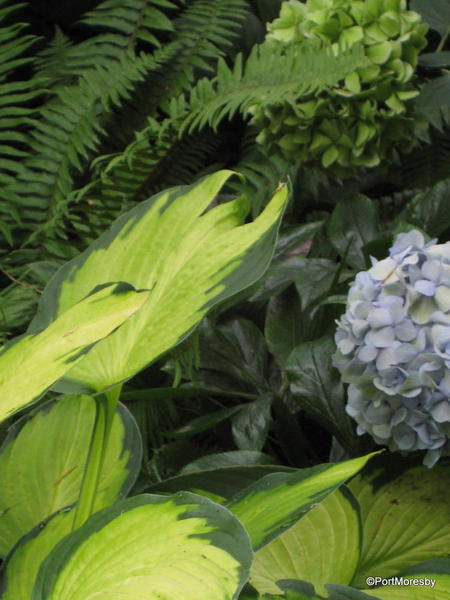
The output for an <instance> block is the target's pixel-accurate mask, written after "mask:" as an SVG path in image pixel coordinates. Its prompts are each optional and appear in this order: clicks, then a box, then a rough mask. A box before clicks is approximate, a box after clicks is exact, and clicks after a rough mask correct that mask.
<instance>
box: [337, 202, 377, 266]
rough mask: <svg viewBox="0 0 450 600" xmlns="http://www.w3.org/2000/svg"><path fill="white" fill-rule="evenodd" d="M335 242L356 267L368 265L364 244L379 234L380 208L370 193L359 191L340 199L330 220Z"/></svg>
mask: <svg viewBox="0 0 450 600" xmlns="http://www.w3.org/2000/svg"><path fill="white" fill-rule="evenodd" d="M327 230H328V235H329V238H330V241H331V243H332V244H333V246H334V247H335V248H336V250H337V251H338V252H339V253H340V255H341V256H344V255H345V254H346V253H347V255H346V259H347V262H348V263H349V264H350V265H351V266H352V267H354V268H355V269H359V270H362V269H365V268H366V261H365V257H364V254H363V251H362V248H363V246H364V245H365V244H367V243H368V242H370V241H372V240H374V239H376V238H377V237H378V212H377V209H376V205H375V204H374V202H373V201H372V200H371V199H370V198H368V197H367V196H363V195H358V196H353V197H352V198H347V199H346V200H342V201H341V202H339V203H338V204H337V205H336V207H335V209H334V210H333V212H332V213H331V217H330V220H329V223H328V228H327Z"/></svg>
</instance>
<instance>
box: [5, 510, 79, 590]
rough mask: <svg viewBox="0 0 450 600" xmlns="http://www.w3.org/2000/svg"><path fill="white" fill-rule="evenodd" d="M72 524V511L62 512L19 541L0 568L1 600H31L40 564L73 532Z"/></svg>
mask: <svg viewBox="0 0 450 600" xmlns="http://www.w3.org/2000/svg"><path fill="white" fill-rule="evenodd" d="M72 523H73V510H72V511H69V510H63V511H61V512H58V513H56V514H55V515H53V516H52V517H51V518H50V519H48V520H47V521H46V522H45V523H42V524H40V525H38V526H37V527H35V528H34V529H32V530H31V531H30V532H29V533H28V534H27V535H25V536H23V538H21V539H20V540H19V542H18V543H17V544H16V546H15V547H14V548H13V549H12V550H11V552H10V554H9V555H8V557H7V559H6V561H5V563H4V564H3V565H2V571H1V572H0V598H1V600H30V598H31V596H32V592H33V587H34V583H35V581H36V577H37V574H38V572H39V569H40V567H41V564H42V563H43V561H44V560H45V559H46V558H47V556H48V555H49V554H50V552H51V551H52V550H53V548H54V547H55V546H56V544H58V542H60V541H61V540H62V539H63V537H65V536H66V535H68V534H69V533H70V532H71V531H72Z"/></svg>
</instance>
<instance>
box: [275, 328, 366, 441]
mask: <svg viewBox="0 0 450 600" xmlns="http://www.w3.org/2000/svg"><path fill="white" fill-rule="evenodd" d="M334 351H335V345H334V342H333V340H332V339H331V338H330V337H328V336H326V337H323V338H321V339H319V340H314V341H312V342H304V343H303V344H300V345H299V346H297V347H296V348H294V350H293V351H292V353H291V354H290V356H289V358H288V361H287V363H286V375H287V378H288V381H289V382H290V387H291V393H292V396H293V398H294V400H295V401H296V403H297V404H298V406H299V407H300V408H302V409H303V410H305V411H306V412H307V413H308V414H310V415H311V416H312V417H313V418H314V419H317V420H318V421H319V422H320V423H322V424H323V425H324V426H325V427H326V428H327V429H328V430H329V431H331V432H332V433H333V435H334V436H335V437H336V438H337V439H338V440H339V441H340V443H341V444H342V445H343V446H344V447H346V448H352V447H353V446H354V444H355V433H354V429H353V424H352V422H351V420H350V418H349V417H348V415H347V413H346V412H345V403H346V399H345V393H344V388H343V386H342V383H341V381H340V377H339V373H338V372H337V371H336V369H334V367H333V365H332V355H333V353H334Z"/></svg>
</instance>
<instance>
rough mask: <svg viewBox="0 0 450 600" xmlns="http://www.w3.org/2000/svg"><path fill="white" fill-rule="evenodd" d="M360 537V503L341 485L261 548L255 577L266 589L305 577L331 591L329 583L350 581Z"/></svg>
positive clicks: (323, 591)
mask: <svg viewBox="0 0 450 600" xmlns="http://www.w3.org/2000/svg"><path fill="white" fill-rule="evenodd" d="M360 543H361V523H360V515H359V508H358V505H357V503H356V502H355V499H354V498H353V496H352V495H351V494H350V493H349V492H348V489H346V488H345V486H342V487H341V488H339V489H337V490H336V491H335V492H334V493H333V494H331V495H330V496H328V497H327V498H325V500H323V502H321V503H320V504H318V505H317V506H316V507H314V508H313V509H312V510H310V511H309V513H308V514H306V515H305V516H304V517H303V518H302V519H301V520H300V521H298V522H297V523H296V524H295V525H294V526H293V527H291V528H290V529H288V531H285V532H284V533H282V534H281V535H280V536H279V537H277V538H276V539H275V540H273V541H272V542H270V543H269V544H267V545H266V546H264V548H261V549H260V550H258V551H257V552H256V554H255V562H254V563H253V566H252V569H251V573H250V583H251V584H252V585H253V587H254V588H256V589H257V590H258V591H259V592H260V593H261V594H263V593H271V594H280V593H281V589H280V588H279V587H278V585H277V583H276V582H277V581H278V580H280V579H302V580H305V581H309V582H310V583H311V584H312V585H313V586H314V588H315V590H316V591H317V593H319V594H322V595H326V589H325V587H324V586H325V584H326V583H329V582H334V583H343V584H347V583H349V581H351V579H352V577H353V573H354V572H355V569H356V566H357V564H358V560H359V552H360Z"/></svg>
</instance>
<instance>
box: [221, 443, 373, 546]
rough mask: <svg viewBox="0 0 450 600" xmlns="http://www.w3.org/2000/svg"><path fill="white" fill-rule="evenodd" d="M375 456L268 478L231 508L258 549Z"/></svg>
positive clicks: (241, 496)
mask: <svg viewBox="0 0 450 600" xmlns="http://www.w3.org/2000/svg"><path fill="white" fill-rule="evenodd" d="M374 454H376V453H373V454H368V455H366V456H361V457H359V458H353V459H351V460H347V461H344V462H341V463H338V464H323V465H318V466H316V467H311V468H308V469H299V470H298V471H296V472H295V473H274V474H272V475H266V476H265V477H263V478H262V479H260V480H259V481H257V482H255V483H253V484H252V485H250V486H248V488H246V489H244V490H242V492H240V493H239V494H237V495H236V496H235V497H234V498H233V499H232V500H231V501H230V502H229V503H228V504H227V506H228V508H229V509H230V510H231V512H232V513H233V514H234V515H236V516H237V517H238V519H239V520H240V521H241V522H242V523H243V525H244V526H245V528H246V529H247V531H248V533H249V535H250V539H251V540H252V546H253V549H254V550H258V549H259V548H261V547H262V546H264V545H265V544H268V543H269V542H270V541H271V540H273V539H275V538H277V537H278V536H279V535H280V534H281V533H282V532H284V531H286V529H287V528H288V527H292V526H293V525H294V524H295V523H296V522H297V521H298V520H299V519H301V518H302V517H303V516H304V515H305V514H306V513H307V512H308V511H310V510H311V509H312V508H314V506H316V505H317V504H319V502H321V501H322V500H324V499H325V498H326V497H327V496H329V494H331V493H332V492H334V490H336V489H337V488H338V487H339V486H340V485H342V484H343V483H345V481H346V480H347V479H349V478H350V477H352V476H353V475H355V473H357V472H358V471H359V470H360V469H362V468H363V466H364V465H365V464H366V462H367V461H368V460H369V458H371V457H372V456H373V455H374Z"/></svg>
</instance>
